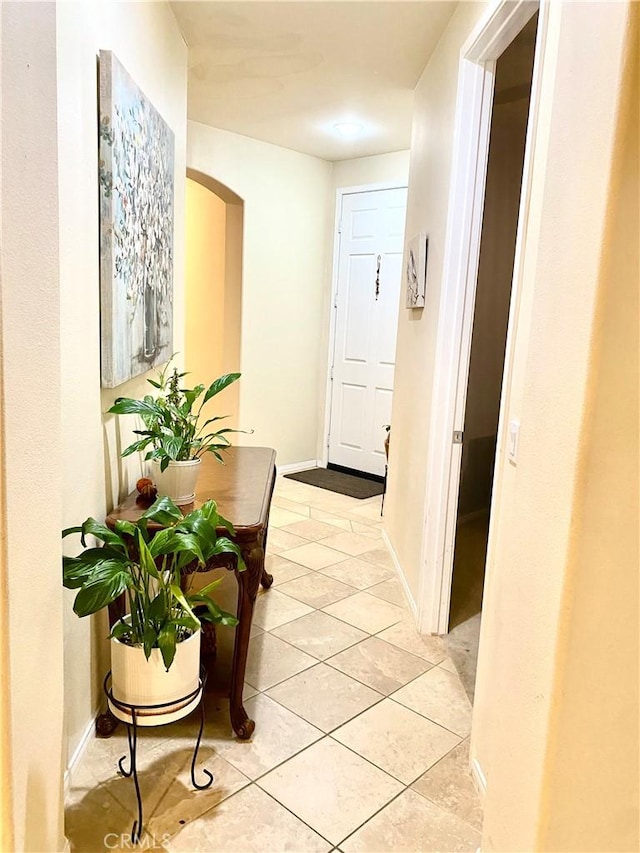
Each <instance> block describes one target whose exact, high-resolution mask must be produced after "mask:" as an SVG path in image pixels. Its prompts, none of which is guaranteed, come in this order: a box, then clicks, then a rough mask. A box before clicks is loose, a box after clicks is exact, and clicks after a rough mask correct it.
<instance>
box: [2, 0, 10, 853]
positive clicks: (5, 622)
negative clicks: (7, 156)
mask: <svg viewBox="0 0 640 853" xmlns="http://www.w3.org/2000/svg"><path fill="white" fill-rule="evenodd" d="M1 44H2V6H0V45H1ZM2 79H3V68H2V63H0V90H1V89H2ZM3 121H4V116H3ZM2 150H3V145H2V134H0V164H1V163H2V162H3V161H2ZM0 200H2V167H1V166H0ZM2 282H3V275H2V256H1V252H0V300H1V299H2ZM0 334H1V326H0ZM0 351H2V338H1V337H0ZM2 399H4V394H3V390H2V371H0V400H2ZM1 417H2V416H1V412H0V478H1V485H0V519H1V521H0V767H11V710H10V709H11V698H10V682H9V660H10V658H9V654H10V648H9V612H8V607H7V602H8V598H9V592H8V571H7V547H6V537H5V534H4V518H5V513H6V507H5V502H4V446H3V445H4V425H3V422H2V420H1ZM12 848H13V803H12V795H11V781H10V777H9V774H8V773H3V774H2V780H0V850H11V849H12Z"/></svg>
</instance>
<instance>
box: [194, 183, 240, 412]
mask: <svg viewBox="0 0 640 853" xmlns="http://www.w3.org/2000/svg"><path fill="white" fill-rule="evenodd" d="M233 207H234V205H227V204H226V203H225V202H224V201H223V200H222V199H221V198H220V197H219V196H217V195H216V194H215V193H214V192H212V191H211V190H210V189H208V188H207V187H205V186H203V185H202V184H200V183H198V182H197V181H195V180H192V179H191V178H187V194H186V216H185V261H186V268H185V347H184V366H185V369H186V370H188V371H189V376H188V379H187V384H188V385H190V386H194V385H197V384H198V383H201V384H203V385H206V386H208V385H209V384H211V382H212V381H213V380H214V379H215V378H216V377H218V376H221V375H222V374H223V373H230V372H232V371H237V370H238V368H239V365H240V323H241V317H240V312H239V309H240V304H239V301H238V300H236V298H235V294H233V293H231V292H229V293H228V292H227V291H228V290H229V291H231V290H232V289H233V287H234V286H236V287H237V286H238V282H237V281H232V280H231V279H232V276H231V270H228V269H227V234H228V233H230V232H231V233H233V228H232V227H231V226H232V222H228V221H227V210H230V211H231V213H232V215H233ZM240 239H242V234H240ZM232 254H233V246H231V247H230V255H232ZM230 264H231V265H232V264H233V260H232V258H230ZM229 300H231V301H233V303H234V304H235V305H236V306H237V315H236V316H233V314H232V312H230V311H229V310H228V303H229ZM229 339H232V340H235V341H236V344H237V345H236V352H235V358H233V357H232V355H231V353H232V349H233V347H232V346H231V342H230V340H229ZM238 387H239V386H238V385H237V383H236V385H234V386H231V387H230V388H228V389H227V390H226V391H225V392H223V394H221V395H220V396H219V397H216V398H215V400H212V401H211V402H210V403H208V404H207V407H206V408H205V410H204V413H203V414H205V415H206V416H207V417H213V416H215V415H221V414H225V415H229V416H230V420H229V422H228V424H226V426H233V425H234V424H235V423H236V421H237V419H238V391H237V389H238Z"/></svg>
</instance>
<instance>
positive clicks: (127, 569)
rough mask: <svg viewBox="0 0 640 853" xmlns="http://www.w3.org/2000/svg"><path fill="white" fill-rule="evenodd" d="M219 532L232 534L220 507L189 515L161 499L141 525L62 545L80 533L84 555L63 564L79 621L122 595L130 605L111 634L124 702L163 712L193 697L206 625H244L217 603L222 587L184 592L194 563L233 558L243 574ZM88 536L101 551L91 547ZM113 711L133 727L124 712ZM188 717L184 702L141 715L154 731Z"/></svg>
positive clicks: (117, 690) (92, 524)
mask: <svg viewBox="0 0 640 853" xmlns="http://www.w3.org/2000/svg"><path fill="white" fill-rule="evenodd" d="M220 527H223V528H226V529H227V530H228V531H229V532H230V533H231V534H233V528H232V527H231V525H230V523H229V522H228V521H227V520H226V519H224V518H223V517H222V516H221V515H219V513H218V511H217V508H216V504H215V502H214V501H207V502H206V503H205V504H203V506H202V507H200V508H199V509H196V510H193V511H192V512H190V513H188V515H184V516H183V514H182V511H181V510H180V509H179V507H178V506H176V504H174V503H173V502H172V501H171V500H170V499H169V498H166V497H162V498H158V499H157V500H156V501H155V503H154V504H153V505H152V506H151V507H149V509H147V510H146V512H144V513H143V515H142V516H141V517H140V518H139V519H138V521H137V522H130V521H125V520H119V521H117V522H116V524H115V529H114V530H111V529H109V528H108V527H106V526H105V525H103V524H99V523H98V522H97V521H96V520H95V519H93V518H88V519H87V520H86V521H85V522H84V523H83V524H82V525H81V526H80V527H70V528H68V529H66V530H64V531H63V532H62V536H63V538H64V537H66V536H69V535H71V534H76V533H79V534H80V537H81V543H82V546H83V548H84V550H83V551H82V552H81V553H80V554H79V555H78V556H77V557H63V582H64V586H65V587H67V588H68V589H77V590H78V594H77V595H76V597H75V601H74V605H73V609H74V611H75V612H76V613H77V614H78V616H89V615H90V614H92V613H96V612H97V611H99V610H101V609H102V608H104V607H107V606H108V605H109V604H111V603H112V602H114V601H115V600H116V599H117V598H119V596H121V595H124V596H125V598H126V600H127V603H128V609H129V613H128V614H127V615H126V616H122V617H121V618H120V619H118V621H117V622H116V623H115V624H114V625H113V627H112V629H111V634H110V637H111V674H112V692H113V696H114V698H115V699H117V700H118V701H119V702H123V703H126V704H129V705H136V706H138V705H158V704H165V703H172V702H173V701H174V700H177V699H180V698H181V697H185V696H188V695H189V694H190V693H192V692H193V691H194V690H196V689H197V687H198V678H199V668H200V626H201V622H202V621H206V622H212V623H218V624H222V625H236V624H237V621H238V620H237V619H236V618H235V616H233V615H232V614H230V613H226V612H225V611H224V610H221V609H220V607H219V606H218V605H217V604H216V603H215V601H214V600H213V599H212V598H211V593H212V591H213V590H214V589H215V588H216V587H217V586H218V585H219V584H220V582H221V580H215V581H213V582H212V583H210V584H208V585H207V586H205V587H204V588H203V589H200V590H198V591H197V592H190V591H189V590H187V591H184V590H183V589H182V588H181V579H182V576H183V570H184V569H185V568H186V567H187V566H188V565H189V564H190V563H194V562H197V563H198V564H199V565H205V564H206V563H207V562H208V561H209V560H210V559H211V557H213V556H214V555H219V554H231V555H233V556H235V558H236V560H237V563H238V569H239V570H240V571H243V570H244V569H245V564H244V561H243V559H242V556H241V554H240V550H239V548H238V546H237V545H236V544H235V543H234V542H232V541H231V540H230V539H229V538H227V537H226V536H219V535H218V533H217V530H218V529H219V528H220ZM88 536H93V537H95V538H96V539H98V540H99V541H100V542H102V543H103V545H102V547H92V546H90V545H88V544H87V537H88ZM189 577H190V578H191V577H193V575H189ZM196 611H197V612H196ZM195 701H196V702H197V699H196V700H195ZM192 704H195V702H194V703H192ZM110 707H111V710H112V712H113V713H114V714H115V716H117V717H119V719H122V720H124V721H125V722H131V719H130V717H129V716H128V714H127V713H126V712H123V711H122V709H120V708H118V707H116V706H115V705H113V704H111V705H110ZM189 710H190V707H184V703H183V704H182V705H181V704H180V703H177V704H176V705H171V704H169V705H167V707H165V708H164V709H163V710H162V713H149V714H147V715H145V714H141V715H140V719H139V723H140V724H141V725H145V724H146V725H155V724H157V720H158V717H162V721H163V722H170V721H171V719H173V718H177V717H178V716H183V715H184V714H185V713H188V711H189ZM167 715H169V716H167Z"/></svg>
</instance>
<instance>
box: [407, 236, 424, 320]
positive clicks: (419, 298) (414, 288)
mask: <svg viewBox="0 0 640 853" xmlns="http://www.w3.org/2000/svg"><path fill="white" fill-rule="evenodd" d="M428 244H429V241H428V238H427V235H426V234H425V233H424V232H423V231H421V232H420V234H417V235H416V236H415V237H412V238H411V240H409V242H408V243H407V249H406V252H405V261H406V267H405V284H406V288H407V300H406V306H407V308H424V301H425V296H426V287H427V247H428Z"/></svg>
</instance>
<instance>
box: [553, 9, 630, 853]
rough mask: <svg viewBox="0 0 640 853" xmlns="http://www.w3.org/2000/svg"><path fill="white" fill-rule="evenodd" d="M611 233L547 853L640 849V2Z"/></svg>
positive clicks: (592, 379)
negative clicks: (639, 499) (639, 650)
mask: <svg viewBox="0 0 640 853" xmlns="http://www.w3.org/2000/svg"><path fill="white" fill-rule="evenodd" d="M634 11H635V30H634V34H633V38H632V40H631V44H632V46H631V49H630V51H629V53H628V54H627V57H626V72H625V73H626V83H625V87H624V90H623V96H622V104H621V113H620V119H619V124H618V132H617V139H616V147H615V152H614V157H615V159H614V165H613V174H612V185H611V190H610V195H609V202H608V210H607V218H606V224H605V230H604V234H603V237H604V239H603V246H602V258H601V265H600V274H599V282H598V295H597V304H596V313H595V318H594V337H593V346H592V361H591V368H590V371H589V379H588V384H587V393H586V406H585V416H584V424H583V442H582V448H581V453H580V458H579V461H578V471H577V482H576V492H575V503H574V507H575V514H574V521H573V530H572V534H571V539H570V544H569V554H568V559H567V580H566V587H565V592H564V601H563V611H564V614H565V619H564V626H563V631H562V634H561V636H560V643H559V650H558V665H557V668H556V679H555V685H554V688H555V693H556V695H557V696H558V697H562V699H563V701H561V702H558V701H556V702H555V703H554V706H553V709H552V716H551V728H552V748H551V749H550V750H549V753H548V755H547V762H546V766H545V777H544V794H543V808H544V811H543V821H542V825H541V827H540V833H539V846H540V848H541V849H543V850H563V851H564V850H583V851H600V850H616V851H621V850H628V851H636V850H638V849H639V848H640V838H639V837H638V834H639V825H640V817H639V815H638V801H639V792H638V783H639V780H640V768H639V767H638V726H639V721H640V709H639V707H638V672H639V670H640V667H639V660H638V624H639V620H638V541H639V539H640V535H639V534H640V531H639V529H638V526H639V518H640V514H639V510H638V471H639V463H640V460H639V458H638V423H639V411H638V389H639V385H640V382H639V380H640V376H639V372H638V345H639V341H638V318H639V316H640V313H639V308H640V306H639V305H638V283H639V282H640V265H639V259H638V253H639V242H640V237H639V235H640V221H639V216H638V206H639V204H640V182H639V179H638V159H639V156H640V138H639V134H638V107H639V105H640V88H639V86H638V69H639V67H640V62H639V60H640V56H639V55H638V36H639V35H640V34H639V32H638V17H639V16H638V11H639V9H638V7H637V5H636V6H635V8H634Z"/></svg>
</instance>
